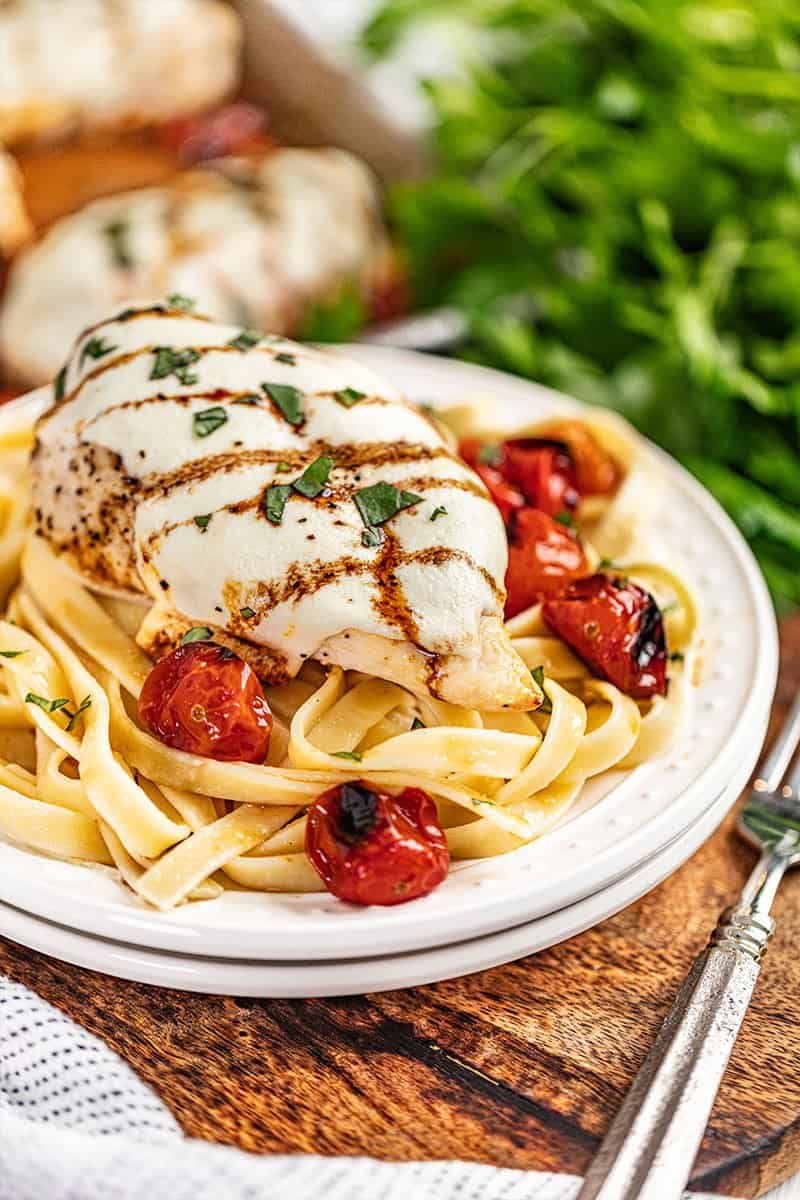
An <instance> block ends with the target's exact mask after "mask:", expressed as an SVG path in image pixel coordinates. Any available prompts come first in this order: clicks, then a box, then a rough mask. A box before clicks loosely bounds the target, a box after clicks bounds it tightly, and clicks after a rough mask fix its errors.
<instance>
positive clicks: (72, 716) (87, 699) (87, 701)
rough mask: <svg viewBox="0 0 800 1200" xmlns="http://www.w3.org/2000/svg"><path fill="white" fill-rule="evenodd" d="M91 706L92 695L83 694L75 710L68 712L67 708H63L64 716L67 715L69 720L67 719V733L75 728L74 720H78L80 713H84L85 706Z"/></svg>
mask: <svg viewBox="0 0 800 1200" xmlns="http://www.w3.org/2000/svg"><path fill="white" fill-rule="evenodd" d="M91 707H92V697H91V696H84V697H83V699H82V700H81V702H80V704H79V705H78V707H77V708H76V709H75V712H70V711H69V709H68V708H65V709H64V716H65V717H69V720H68V721H67V733H72V731H73V729H74V728H75V722H76V721H77V720H78V717H79V716H80V715H81V713H85V712H86V709H87V708H91Z"/></svg>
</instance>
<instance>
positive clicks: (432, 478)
mask: <svg viewBox="0 0 800 1200" xmlns="http://www.w3.org/2000/svg"><path fill="white" fill-rule="evenodd" d="M298 457H299V456H298ZM306 457H307V456H306ZM280 461H286V462H289V461H290V459H289V458H288V457H287V458H286V459H281V460H280ZM311 461H312V462H313V461H314V460H313V459H311ZM307 465H308V464H307V463H298V464H296V465H295V464H293V466H295V469H296V470H297V471H298V472H302V470H303V467H304V466H307ZM280 481H281V482H289V472H286V474H285V475H281V476H280ZM266 486H271V484H269V485H266ZM392 486H393V487H396V488H398V489H400V490H402V491H415V490H418V491H425V490H426V489H430V488H435V487H439V488H447V489H448V491H452V490H454V489H455V490H456V491H459V492H467V493H469V494H470V495H472V496H477V498H478V499H479V500H485V501H486V502H487V504H491V503H492V500H491V499H490V497H489V496H488V495H487V493H486V492H485V491H484V489H483V488H482V487H481V485H480V484H478V483H473V481H472V480H471V479H451V478H449V477H447V476H444V475H441V476H440V475H414V476H410V477H409V478H408V479H398V480H396V481H395V482H394V484H393V485H392ZM264 490H265V489H264V486H262V487H260V488H259V490H258V492H257V493H256V495H255V496H248V497H247V498H246V499H245V500H236V501H235V502H234V503H233V504H223V505H220V507H219V508H212V509H211V510H210V515H211V516H216V515H217V513H221V512H228V513H231V514H232V515H234V516H238V515H239V514H240V513H245V512H252V511H253V510H254V509H255V510H257V511H261V510H262V506H263V502H264ZM357 491H358V487H357V486H356V485H355V483H341V484H338V485H333V486H328V487H326V488H325V490H324V491H322V492H320V494H319V496H316V497H314V498H313V499H310V498H309V497H307V496H301V495H300V494H299V493H297V494H296V495H295V496H294V497H293V499H295V500H296V501H300V500H302V501H303V502H304V503H305V504H313V505H314V506H315V508H323V509H325V508H327V509H332V508H335V507H336V506H337V505H339V504H342V503H345V502H347V501H349V500H352V499H353V496H354V495H355V493H356V492H357ZM194 524H195V519H194V517H193V516H192V517H184V518H183V520H181V521H169V522H167V523H165V524H164V525H162V526H161V528H160V529H154V530H153V531H152V532H151V533H150V534H148V536H147V539H146V541H145V542H144V543H143V544H144V547H145V549H146V551H147V552H148V553H152V552H153V551H154V550H155V549H156V547H157V546H158V545H160V543H161V542H162V541H163V540H164V538H167V537H169V535H170V534H171V533H173V532H174V531H175V530H176V529H180V528H181V527H183V526H185V525H194Z"/></svg>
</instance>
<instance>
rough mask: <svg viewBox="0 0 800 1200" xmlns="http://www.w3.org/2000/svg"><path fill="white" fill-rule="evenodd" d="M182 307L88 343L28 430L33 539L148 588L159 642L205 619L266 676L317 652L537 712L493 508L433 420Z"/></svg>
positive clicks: (144, 630) (126, 321) (107, 330)
mask: <svg viewBox="0 0 800 1200" xmlns="http://www.w3.org/2000/svg"><path fill="white" fill-rule="evenodd" d="M182 305H183V301H182V300H181V298H180V297H177V298H172V300H171V302H170V304H169V305H151V306H149V307H148V306H142V307H137V308H131V309H128V310H126V311H124V312H122V313H119V314H118V315H116V316H114V317H112V318H110V319H109V320H106V321H103V322H101V323H100V324H97V325H95V326H94V327H92V328H90V329H88V330H86V331H85V332H84V333H83V334H82V335H81V336H80V337H79V338H78V340H77V342H76V343H75V345H74V348H73V350H72V353H71V355H70V357H69V360H68V362H67V365H66V367H65V368H64V369H63V371H62V372H61V374H60V375H59V376H58V378H57V380H56V385H55V401H54V404H53V407H52V408H51V409H50V410H49V411H48V412H46V413H45V414H44V416H43V417H42V418H41V419H40V421H39V423H38V426H37V441H36V447H35V450H34V455H33V459H32V465H33V491H34V508H35V516H36V526H37V532H38V533H39V534H40V535H42V536H44V537H45V538H47V539H48V540H49V542H50V543H51V544H52V546H53V547H54V548H55V549H56V550H58V551H60V552H63V553H65V554H67V555H68V556H69V557H70V558H71V560H72V561H73V562H74V564H75V566H76V567H77V569H78V570H79V571H80V573H81V575H82V577H83V578H84V581H85V582H87V583H88V585H89V586H92V587H95V588H97V589H100V590H104V589H110V590H121V591H123V592H127V593H138V594H143V595H145V596H147V597H149V598H150V600H151V601H152V608H151V610H150V612H149V613H148V614H147V616H146V617H145V619H144V621H143V624H142V627H141V629H140V632H139V640H140V642H141V643H142V644H143V645H144V646H145V648H146V649H148V650H150V651H155V652H157V653H158V652H160V651H161V650H163V649H164V648H166V646H169V645H171V644H174V641H175V640H176V638H177V637H178V636H180V634H181V633H182V632H183V631H184V630H185V629H186V628H187V627H188V626H190V625H193V624H197V623H204V624H207V625H208V626H210V627H211V628H212V629H214V630H215V631H220V635H221V636H227V637H229V638H230V639H232V641H233V642H234V643H235V645H236V648H237V650H238V651H239V652H240V653H241V652H244V653H245V654H247V655H249V656H250V657H251V661H253V662H254V664H256V665H257V667H258V670H259V672H260V673H261V675H262V677H264V678H266V679H267V680H268V681H269V682H281V681H283V680H286V679H288V678H292V677H293V676H294V675H295V674H296V673H297V672H298V670H299V669H300V667H301V666H302V663H303V661H304V660H305V659H306V658H309V657H310V658H316V659H318V660H319V661H320V662H322V663H324V664H338V665H340V666H343V667H345V668H347V669H355V670H361V671H365V672H369V673H371V674H374V675H377V676H378V677H381V678H384V679H389V680H393V681H395V682H398V683H401V684H402V685H403V686H405V687H407V688H408V689H409V690H410V691H412V692H414V693H416V694H417V695H433V696H436V697H438V698H440V699H443V700H447V701H450V702H453V703H456V704H460V705H465V706H468V707H470V708H477V709H481V710H484V711H492V710H499V709H502V708H505V707H511V708H515V709H532V708H534V707H536V705H537V704H538V703H539V702H540V692H539V689H538V687H537V686H536V684H535V683H534V682H533V680H532V679H531V674H530V671H529V670H528V669H527V668H526V667H525V665H524V664H523V662H522V660H521V658H520V657H519V656H518V654H517V653H516V651H515V650H514V649H513V648H512V646H511V642H510V640H509V638H508V635H507V634H506V631H505V629H504V625H503V601H504V594H505V593H504V586H503V579H504V575H505V570H506V564H507V547H506V538H505V534H504V530H503V525H502V521H501V518H500V515H499V513H498V511H497V509H496V508H495V506H494V505H493V504H492V503H491V501H490V500H489V498H488V496H487V494H486V492H485V489H484V487H483V485H482V484H481V482H480V480H479V479H478V478H477V476H476V475H474V474H473V473H472V471H471V470H470V469H469V468H468V467H467V466H465V465H464V463H462V462H461V461H460V460H459V459H458V458H457V457H456V456H455V455H454V454H453V453H452V452H451V450H450V449H449V447H448V444H447V443H446V442H445V440H444V439H443V437H442V436H441V434H440V433H439V431H438V430H437V428H436V427H435V426H434V425H433V424H432V423H431V422H430V421H429V420H428V419H427V418H426V417H425V415H424V414H422V413H420V412H419V411H417V410H415V409H414V408H413V407H411V406H410V405H409V404H408V403H407V402H406V401H405V400H404V399H403V397H402V396H401V395H399V394H398V393H397V392H396V391H395V390H394V389H393V388H392V386H391V385H390V384H388V383H387V382H385V381H384V380H382V379H380V378H379V377H377V376H375V375H374V374H373V373H372V372H371V371H369V370H367V369H366V368H365V367H363V366H361V365H359V364H356V363H352V362H348V361H347V360H345V359H343V358H341V357H340V356H339V355H336V354H334V353H330V352H325V351H322V350H316V349H311V348H310V347H307V346H301V345H298V344H295V343H293V342H290V341H287V340H285V339H282V338H275V337H270V336H266V335H261V334H259V333H258V331H254V330H249V329H246V328H245V329H242V328H241V327H239V326H235V325H221V324H217V323H215V322H212V321H211V320H208V319H206V318H204V317H201V316H198V315H195V314H194V313H193V311H191V310H190V309H189V308H188V307H182Z"/></svg>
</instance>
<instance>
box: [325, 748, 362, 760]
mask: <svg viewBox="0 0 800 1200" xmlns="http://www.w3.org/2000/svg"><path fill="white" fill-rule="evenodd" d="M331 754H332V757H333V758H349V759H352V761H353V762H361V760H362V759H363V757H364V755H363V754H359V753H358V751H357V750H333V751H331Z"/></svg>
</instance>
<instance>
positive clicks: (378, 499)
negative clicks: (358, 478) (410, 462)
mask: <svg viewBox="0 0 800 1200" xmlns="http://www.w3.org/2000/svg"><path fill="white" fill-rule="evenodd" d="M353 499H354V500H355V502H356V506H357V508H358V511H359V512H360V513H361V520H362V521H363V522H364V524H365V525H367V526H369V525H383V523H384V521H388V520H390V519H391V518H392V517H394V516H396V515H397V513H399V512H402V510H403V509H404V508H411V506H412V505H413V504H419V502H420V501H421V500H422V497H421V496H416V495H415V494H414V493H413V492H401V491H400V489H399V488H396V487H394V486H393V485H392V484H391V483H385V482H384V481H383V480H381V481H380V482H379V483H373V484H372V486H371V487H366V488H361V490H360V491H358V492H356V493H355V494H354V496H353Z"/></svg>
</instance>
